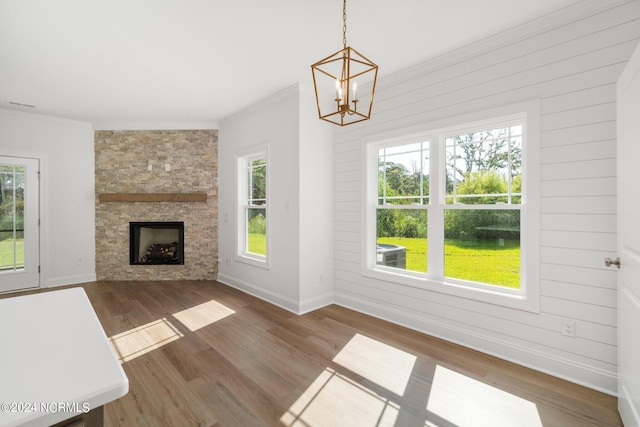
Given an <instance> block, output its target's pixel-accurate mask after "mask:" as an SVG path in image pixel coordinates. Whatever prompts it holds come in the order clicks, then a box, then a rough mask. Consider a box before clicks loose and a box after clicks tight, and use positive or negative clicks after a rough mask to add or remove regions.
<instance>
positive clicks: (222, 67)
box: [0, 0, 581, 129]
mask: <svg viewBox="0 0 640 427" xmlns="http://www.w3.org/2000/svg"><path fill="white" fill-rule="evenodd" d="M580 1H581V0H393V1H391V0H387V1H383V0H349V1H348V2H347V26H348V27H347V41H348V44H349V45H351V46H353V47H355V48H356V49H358V51H360V52H361V53H363V54H365V55H366V56H367V57H368V58H369V59H371V60H372V61H374V62H376V63H377V64H378V66H379V67H380V71H379V76H380V78H383V77H384V76H386V75H389V74H390V73H393V72H395V71H398V70H400V69H402V68H406V67H408V66H411V65H414V64H416V63H419V62H422V61H424V60H427V59H430V58H433V57H435V56H438V55H440V54H443V53H445V52H448V51H451V50H453V49H456V48H459V47H462V46H464V45H467V44H469V43H471V42H473V41H476V40H478V39H481V38H484V37H488V36H491V35H493V34H496V33H498V32H500V31H503V30H505V29H508V28H511V27H514V26H517V25H519V24H522V23H524V22H527V21H530V20H532V19H534V18H537V17H539V16H542V15H545V14H548V13H550V12H552V11H555V10H558V9H561V8H564V7H567V6H569V5H572V4H574V3H578V2H580ZM341 48H342V1H341V0H227V1H224V2H223V1H219V0H56V1H52V0H1V1H0V108H7V109H16V110H21V111H30V112H33V113H37V114H45V115H50V116H56V117H63V118H69V119H75V120H82V121H88V122H91V123H93V125H94V126H95V127H96V128H114V129H116V128H131V129H134V128H144V127H147V128H157V129H161V128H167V127H181V126H184V127H188V126H206V125H210V126H211V125H214V126H215V124H216V123H217V121H218V120H220V119H222V118H223V117H225V116H227V115H229V114H231V113H233V112H235V111H238V110H240V109H242V108H244V107H246V106H249V105H251V104H252V103H254V102H256V101H258V100H260V99H262V98H265V97H267V96H269V95H271V94H273V93H275V92H277V91H279V90H282V89H284V88H286V87H288V86H290V85H292V84H294V83H296V82H298V81H303V82H304V81H307V82H308V83H309V84H310V81H311V69H310V65H311V64H312V63H314V62H316V61H317V60H319V59H321V58H324V57H325V56H328V55H329V54H332V53H333V52H335V51H337V50H339V49H341ZM10 102H18V103H22V104H29V105H34V106H35V107H34V108H30V107H23V106H15V105H13V104H10Z"/></svg>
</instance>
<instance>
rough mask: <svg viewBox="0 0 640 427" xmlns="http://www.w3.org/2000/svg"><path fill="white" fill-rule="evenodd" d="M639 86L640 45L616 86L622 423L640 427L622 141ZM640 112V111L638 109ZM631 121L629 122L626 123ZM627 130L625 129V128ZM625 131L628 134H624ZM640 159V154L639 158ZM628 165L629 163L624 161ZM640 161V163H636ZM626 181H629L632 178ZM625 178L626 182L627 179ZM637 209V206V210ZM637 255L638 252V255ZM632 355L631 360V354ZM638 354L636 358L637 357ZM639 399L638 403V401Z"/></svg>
mask: <svg viewBox="0 0 640 427" xmlns="http://www.w3.org/2000/svg"><path fill="white" fill-rule="evenodd" d="M632 85H635V87H636V89H635V90H637V87H638V86H639V85H640V45H638V47H637V48H636V49H635V51H634V53H633V54H632V56H631V58H630V60H629V62H628V63H627V65H626V67H625V69H624V70H623V72H622V74H621V75H620V78H619V79H618V81H617V84H616V100H617V108H618V111H617V116H616V119H617V134H618V136H617V138H618V140H617V143H616V156H617V180H618V183H617V199H618V200H617V212H618V215H617V223H618V224H617V227H618V230H617V234H618V243H617V251H618V256H619V260H620V261H621V265H620V264H618V268H620V271H619V273H618V279H617V285H618V286H617V287H618V310H617V311H618V325H617V326H618V412H619V413H620V416H621V418H622V421H623V422H624V423H626V424H627V425H640V407H638V406H636V405H637V403H638V402H637V398H638V396H637V395H633V393H637V392H638V390H639V388H638V381H637V380H635V379H634V381H628V378H627V376H628V372H627V371H628V370H630V369H631V370H632V371H635V372H634V373H637V371H638V369H639V367H640V363H638V359H637V355H638V353H640V342H639V341H638V338H637V335H636V333H635V329H634V330H632V331H631V334H630V332H629V331H628V329H630V326H629V325H628V323H629V321H628V320H627V321H625V320H624V319H625V318H626V317H628V316H629V314H628V313H626V311H625V312H623V308H624V305H625V301H629V304H633V305H635V306H638V307H640V301H639V300H638V297H639V296H638V295H636V294H634V292H633V291H632V289H629V291H628V292H627V287H626V286H625V283H627V282H628V283H631V282H633V280H634V279H631V277H634V278H635V280H636V281H640V268H638V266H640V256H638V254H637V253H631V251H626V250H625V248H624V245H623V237H622V236H623V232H624V231H623V226H624V225H625V224H624V223H623V222H624V221H623V220H622V218H621V215H622V200H623V197H624V196H623V195H622V188H623V185H622V183H623V181H622V180H623V177H622V172H624V167H623V166H622V160H623V159H624V156H622V155H621V152H622V151H623V150H622V149H621V148H622V145H623V143H622V142H621V141H626V139H625V138H628V135H627V133H628V132H627V131H626V129H627V127H628V125H627V124H625V123H626V122H622V121H621V120H620V119H621V118H622V117H624V116H625V114H624V112H625V111H626V110H624V109H626V108H628V107H627V105H626V103H624V102H621V101H622V100H623V99H626V96H624V95H625V94H627V93H629V89H630V87H632ZM635 104H636V105H638V106H640V99H638V100H637V102H635ZM638 109H640V108H638ZM625 120H627V121H628V119H625ZM623 126H624V127H623ZM623 129H624V131H623ZM638 130H640V128H637V127H636V128H635V129H634V130H633V132H634V133H638ZM626 143H627V144H628V142H626ZM636 155H637V154H636ZM624 160H625V161H627V160H629V159H628V158H627V159H624ZM635 160H640V159H635ZM626 178H629V177H628V176H627V177H626ZM626 178H625V179H626ZM635 209H636V206H634V210H635ZM634 252H635V251H634ZM634 287H635V288H636V291H637V289H638V287H637V285H636V286H634ZM632 313H634V316H636V319H637V318H638V310H637V309H635V310H633V311H632ZM629 336H633V340H630V341H631V342H627V341H625V339H626V338H629ZM630 353H631V357H630V356H629V354H630ZM634 353H635V354H634ZM629 360H633V361H634V366H632V367H631V368H630V367H629V366H628V365H625V362H628V361H629ZM628 385H630V386H632V387H633V390H629V389H628V388H627V387H626V386H628ZM634 399H635V401H634Z"/></svg>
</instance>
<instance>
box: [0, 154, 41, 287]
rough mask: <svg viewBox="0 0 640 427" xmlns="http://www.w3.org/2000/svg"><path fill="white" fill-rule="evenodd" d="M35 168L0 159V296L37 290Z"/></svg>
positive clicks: (30, 162) (28, 163)
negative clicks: (6, 293) (17, 291)
mask: <svg viewBox="0 0 640 427" xmlns="http://www.w3.org/2000/svg"><path fill="white" fill-rule="evenodd" d="M38 164H39V162H38V160H37V159H26V158H18V157H0V292H3V291H12V290H18V289H24V288H31V287H38V286H39V273H38V269H39V256H38V255H39V227H38V212H39V206H38V199H39V188H38V187H39V185H38V166H39V165H38Z"/></svg>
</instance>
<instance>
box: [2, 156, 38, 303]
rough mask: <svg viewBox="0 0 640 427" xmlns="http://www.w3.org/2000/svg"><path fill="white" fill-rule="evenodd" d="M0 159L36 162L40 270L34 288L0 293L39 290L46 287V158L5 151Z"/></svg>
mask: <svg viewBox="0 0 640 427" xmlns="http://www.w3.org/2000/svg"><path fill="white" fill-rule="evenodd" d="M0 156H1V157H16V158H23V159H33V160H37V161H38V169H39V179H38V220H39V226H38V263H39V267H40V270H39V272H38V284H37V286H35V287H30V288H25V289H16V290H8V291H1V292H0V293H5V294H8V293H13V292H21V291H24V290H27V289H39V288H43V287H46V280H45V278H46V277H47V275H46V271H47V262H46V256H45V254H46V251H44V250H43V249H44V248H46V247H47V245H46V238H45V236H46V233H45V230H46V222H47V221H46V216H45V215H43V212H46V211H47V210H46V204H45V203H46V198H45V194H46V176H47V174H46V165H47V156H46V155H45V154H42V153H33V152H25V151H11V150H8V151H5V150H0Z"/></svg>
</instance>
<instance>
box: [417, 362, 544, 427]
mask: <svg viewBox="0 0 640 427" xmlns="http://www.w3.org/2000/svg"><path fill="white" fill-rule="evenodd" d="M427 410H428V411H429V412H431V413H433V414H435V415H437V416H438V417H440V418H442V419H444V420H446V421H447V422H450V423H452V424H454V425H456V426H459V427H464V426H479V425H483V426H492V427H501V426H504V427H512V426H515V425H517V426H519V427H525V426H530V427H542V421H541V420H540V414H539V413H538V408H537V406H536V404H535V403H533V402H531V401H528V400H526V399H523V398H521V397H518V396H515V395H513V394H511V393H508V392H506V391H504V390H500V389H498V388H495V387H492V386H490V385H488V384H485V383H483V382H481V381H478V380H475V379H473V378H470V377H468V376H466V375H462V374H460V373H458V372H455V371H452V370H450V369H447V368H444V367H442V366H440V365H438V366H437V367H436V371H435V374H434V377H433V385H432V387H431V392H430V394H429V400H428V404H427ZM429 425H430V424H425V426H429Z"/></svg>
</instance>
